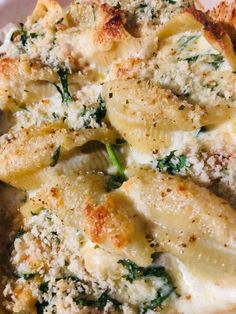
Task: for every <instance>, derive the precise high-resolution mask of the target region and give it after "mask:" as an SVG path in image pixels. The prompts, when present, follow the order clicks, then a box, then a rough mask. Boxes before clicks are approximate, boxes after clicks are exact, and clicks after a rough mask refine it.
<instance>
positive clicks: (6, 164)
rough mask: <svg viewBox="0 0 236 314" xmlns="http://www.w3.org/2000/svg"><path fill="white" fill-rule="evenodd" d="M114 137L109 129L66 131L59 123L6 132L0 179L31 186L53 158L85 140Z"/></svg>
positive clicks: (1, 147)
mask: <svg viewBox="0 0 236 314" xmlns="http://www.w3.org/2000/svg"><path fill="white" fill-rule="evenodd" d="M114 139H115V132H114V131H111V130H109V129H105V128H104V129H103V128H100V129H87V130H79V131H69V130H67V129H66V128H65V126H64V125H63V123H60V122H59V123H54V124H53V123H52V124H49V125H46V126H42V127H31V128H30V129H23V130H21V131H19V132H16V133H15V134H11V135H10V134H8V135H7V136H6V138H3V139H2V141H1V145H0V160H1V161H0V163H1V166H0V179H1V180H2V181H4V182H7V183H10V184H11V185H13V186H15V187H18V188H23V189H25V188H34V187H35V186H38V184H39V181H38V180H40V179H39V178H38V171H40V170H41V169H42V168H44V167H47V166H50V164H52V163H53V162H55V161H57V160H55V158H56V159H58V158H60V160H63V159H65V158H67V156H68V154H70V152H72V150H73V149H75V148H76V147H80V146H82V145H84V144H86V143H87V142H88V141H93V140H98V141H101V142H103V143H106V142H113V141H114ZM56 152H57V154H58V156H56V157H55V154H56ZM53 156H54V157H53ZM35 176H36V177H35ZM36 178H37V179H36Z"/></svg>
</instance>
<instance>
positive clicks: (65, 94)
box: [54, 68, 72, 105]
mask: <svg viewBox="0 0 236 314" xmlns="http://www.w3.org/2000/svg"><path fill="white" fill-rule="evenodd" d="M57 74H58V75H59V77H60V81H61V86H62V88H61V87H60V86H58V85H57V84H54V85H55V87H56V89H57V90H58V92H59V93H60V94H61V98H62V103H63V104H66V105H67V104H68V103H69V102H71V101H72V97H71V94H70V92H69V87H68V71H67V70H64V69H62V68H60V69H59V70H58V71H57Z"/></svg>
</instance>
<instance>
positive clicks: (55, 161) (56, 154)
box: [50, 146, 61, 167]
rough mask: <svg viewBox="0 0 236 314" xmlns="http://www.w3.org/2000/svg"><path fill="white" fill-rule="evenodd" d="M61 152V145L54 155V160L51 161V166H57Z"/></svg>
mask: <svg viewBox="0 0 236 314" xmlns="http://www.w3.org/2000/svg"><path fill="white" fill-rule="evenodd" d="M60 153H61V146H58V147H57V149H56V150H55V152H54V153H53V155H52V162H51V163H50V167H55V166H56V164H57V162H58V159H59V157H60Z"/></svg>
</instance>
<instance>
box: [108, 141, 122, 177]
mask: <svg viewBox="0 0 236 314" xmlns="http://www.w3.org/2000/svg"><path fill="white" fill-rule="evenodd" d="M106 150H107V153H108V156H109V159H110V161H111V163H112V165H113V166H114V167H115V168H116V170H117V173H118V174H119V176H121V177H123V178H124V179H125V180H126V175H125V169H124V167H123V166H122V164H121V163H120V161H119V159H118V158H117V155H116V153H115V151H114V149H113V147H112V145H111V144H106Z"/></svg>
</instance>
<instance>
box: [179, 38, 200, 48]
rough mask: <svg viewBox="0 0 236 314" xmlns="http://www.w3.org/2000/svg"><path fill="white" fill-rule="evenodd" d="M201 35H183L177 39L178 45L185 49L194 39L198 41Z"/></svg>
mask: <svg viewBox="0 0 236 314" xmlns="http://www.w3.org/2000/svg"><path fill="white" fill-rule="evenodd" d="M200 37H201V35H189V36H187V35H183V36H182V37H180V39H179V40H178V41H177V44H178V47H179V48H181V49H183V48H185V47H186V46H187V45H189V44H192V43H193V42H194V41H196V40H197V39H199V38H200Z"/></svg>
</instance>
